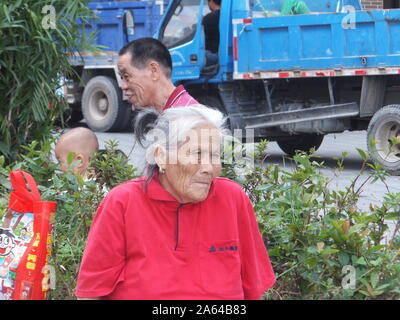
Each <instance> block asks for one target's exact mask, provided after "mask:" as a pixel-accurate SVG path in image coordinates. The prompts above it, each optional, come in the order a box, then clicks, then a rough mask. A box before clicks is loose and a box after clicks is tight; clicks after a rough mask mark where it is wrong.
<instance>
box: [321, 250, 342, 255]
mask: <svg viewBox="0 0 400 320" xmlns="http://www.w3.org/2000/svg"><path fill="white" fill-rule="evenodd" d="M336 252H339V250H338V249H326V250H323V251H322V252H321V254H322V255H323V256H327V255H330V254H332V253H336Z"/></svg>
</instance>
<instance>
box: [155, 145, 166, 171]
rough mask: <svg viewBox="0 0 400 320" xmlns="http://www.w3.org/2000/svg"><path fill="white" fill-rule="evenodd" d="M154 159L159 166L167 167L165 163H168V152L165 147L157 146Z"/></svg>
mask: <svg viewBox="0 0 400 320" xmlns="http://www.w3.org/2000/svg"><path fill="white" fill-rule="evenodd" d="M154 160H155V162H156V164H157V166H158V167H159V168H161V169H165V165H166V164H167V153H166V152H165V150H164V148H162V147H157V148H156V150H155V151H154Z"/></svg>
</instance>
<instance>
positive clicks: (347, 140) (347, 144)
mask: <svg viewBox="0 0 400 320" xmlns="http://www.w3.org/2000/svg"><path fill="white" fill-rule="evenodd" d="M96 135H97V137H98V139H99V142H100V148H103V147H104V142H105V141H106V140H110V139H114V140H117V141H119V146H120V149H121V150H122V151H123V152H124V153H125V154H126V155H129V154H130V157H129V162H130V163H131V164H135V163H136V161H138V159H140V158H142V157H143V151H142V152H140V151H139V152H135V150H132V147H133V145H134V144H133V134H131V133H96ZM356 148H360V149H363V150H367V142H366V132H365V131H357V132H344V133H340V134H329V135H326V136H325V139H324V141H323V143H322V145H321V147H320V148H319V150H318V151H317V152H316V155H318V156H320V159H319V161H324V163H325V165H326V166H327V167H328V168H327V169H323V172H324V174H326V175H327V176H328V177H331V178H332V182H331V183H330V187H331V188H333V189H336V190H338V189H340V190H344V189H345V187H346V186H350V184H351V181H352V179H354V178H355V177H356V176H357V175H358V174H359V172H360V169H361V166H362V159H361V157H360V155H359V154H358V152H357V150H356ZM267 152H268V154H269V157H268V160H267V162H269V163H277V164H279V166H280V167H281V168H286V169H290V168H291V167H292V164H291V163H290V161H289V160H288V159H287V158H285V156H284V153H283V152H282V151H281V150H280V148H279V147H278V145H277V144H276V143H275V142H271V143H270V144H269V146H268V150H267ZM342 152H348V153H349V155H348V156H347V158H346V160H345V161H344V168H345V170H344V171H343V172H342V173H340V175H339V176H337V177H336V176H335V174H334V170H333V169H334V168H336V161H335V160H332V159H333V158H341V156H342ZM366 177H367V175H364V176H362V178H361V179H360V182H359V183H358V184H357V185H359V184H360V183H362V182H363V181H364V180H365V179H366ZM387 187H388V188H389V191H390V192H395V193H397V192H400V177H395V176H392V177H389V178H388V179H387V181H386V185H385V184H384V183H382V182H380V181H378V182H375V183H373V184H372V183H367V184H366V185H365V186H364V189H363V190H364V191H363V193H362V194H361V197H360V200H359V202H358V207H359V208H360V209H362V210H367V209H368V207H369V205H370V204H371V203H372V204H375V205H379V204H380V203H381V202H382V200H383V197H384V195H385V193H387ZM392 228H393V226H392V227H391V229H392Z"/></svg>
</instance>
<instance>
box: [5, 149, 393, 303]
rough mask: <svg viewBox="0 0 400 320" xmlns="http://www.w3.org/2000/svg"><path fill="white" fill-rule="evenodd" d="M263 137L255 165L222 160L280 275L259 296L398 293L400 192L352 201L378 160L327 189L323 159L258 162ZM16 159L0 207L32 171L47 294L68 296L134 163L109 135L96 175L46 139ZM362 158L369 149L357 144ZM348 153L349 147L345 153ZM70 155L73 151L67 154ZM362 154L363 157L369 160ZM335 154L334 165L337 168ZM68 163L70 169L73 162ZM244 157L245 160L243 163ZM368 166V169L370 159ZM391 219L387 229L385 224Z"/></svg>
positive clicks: (378, 174) (375, 174) (373, 176)
mask: <svg viewBox="0 0 400 320" xmlns="http://www.w3.org/2000/svg"><path fill="white" fill-rule="evenodd" d="M266 147H267V143H266V142H262V143H260V144H259V146H258V150H257V151H256V161H257V162H256V163H258V165H255V166H254V167H253V168H248V167H247V168H245V169H246V170H242V169H243V168H240V165H238V164H237V163H225V164H224V166H223V175H224V176H226V177H229V178H231V179H234V180H236V181H237V182H239V183H240V184H241V185H242V186H243V188H244V189H245V190H246V192H247V194H248V195H249V196H250V198H251V200H252V202H253V204H254V207H255V211H256V213H257V219H258V222H259V226H260V230H261V233H262V235H263V238H264V242H265V244H266V247H267V249H268V252H269V255H270V258H271V262H272V264H273V267H274V270H275V272H276V275H277V283H276V285H275V286H274V287H273V288H272V289H271V290H269V291H268V292H267V293H266V294H265V296H264V299H285V300H286V299H313V300H317V299H318V300H321V299H400V277H399V275H400V258H399V251H400V237H399V234H398V233H399V228H400V223H399V220H400V194H390V193H388V194H387V195H386V196H385V199H383V203H382V205H381V206H373V205H371V206H370V208H369V210H368V211H362V210H359V209H358V208H357V201H358V199H359V197H360V195H361V194H362V188H360V187H356V182H357V181H359V182H361V186H363V185H364V182H365V181H370V180H371V181H374V180H377V179H382V180H383V181H384V179H385V177H386V173H385V172H384V171H382V169H381V168H379V167H377V166H374V165H371V164H368V163H367V161H366V160H365V161H364V165H363V168H362V169H361V171H360V174H359V175H358V176H357V177H355V178H354V180H353V181H350V182H349V186H348V187H346V188H345V189H344V190H336V191H335V190H331V189H329V188H328V183H329V180H328V178H327V177H325V176H324V175H323V174H322V173H321V171H320V169H321V167H323V164H321V163H320V162H317V161H315V160H313V159H312V158H310V156H309V155H307V154H297V155H296V156H295V157H294V158H293V162H294V164H295V167H294V169H293V170H291V171H285V170H282V169H280V168H279V167H278V166H277V165H272V164H268V165H265V164H263V159H264V156H265V149H266ZM24 150H25V151H24V154H21V157H20V159H19V161H17V162H15V163H14V164H13V165H8V166H6V165H5V164H4V158H1V157H0V194H1V195H3V197H1V198H0V213H2V212H4V210H5V208H6V207H7V196H6V195H8V192H9V187H10V186H9V182H8V173H9V172H10V171H11V170H13V169H17V168H20V169H23V170H25V171H27V172H30V173H32V174H33V176H34V177H35V179H36V181H37V182H38V183H39V184H40V190H41V193H42V198H43V199H44V200H50V201H54V200H55V201H57V213H56V223H55V230H54V249H53V255H52V261H51V263H52V264H53V265H55V267H56V272H57V274H56V276H57V283H56V289H55V290H54V291H52V292H50V294H49V296H48V299H74V298H75V297H74V289H75V285H76V278H77V274H78V271H79V265H80V260H81V258H82V253H83V249H84V246H85V242H86V238H87V235H88V231H89V229H90V224H91V221H92V218H93V215H94V213H95V212H96V209H97V207H98V205H99V203H100V201H101V200H102V198H103V197H104V195H105V193H106V192H107V190H109V189H110V188H112V187H113V186H115V185H117V184H119V183H121V182H124V181H126V180H129V179H132V178H134V177H135V169H134V168H133V167H132V166H130V165H129V164H127V162H126V158H125V157H124V156H122V155H121V154H120V153H119V152H118V150H117V144H116V142H114V141H110V142H108V144H107V150H106V151H105V152H102V153H98V154H97V156H96V157H95V158H94V160H93V162H92V166H93V167H94V168H95V174H94V176H93V179H90V180H86V181H85V180H83V179H82V177H80V176H79V175H74V174H72V173H70V174H66V175H60V174H58V173H57V171H56V169H57V165H56V164H54V163H52V162H51V161H50V158H49V153H50V150H51V141H48V142H46V143H44V144H42V143H38V142H36V141H34V142H33V143H31V145H29V146H28V147H24ZM360 154H361V155H362V157H366V154H365V153H364V152H363V151H362V150H360ZM344 156H345V155H344ZM72 158H73V157H71V159H72ZM365 159H366V158H365ZM342 163H343V158H342V159H338V167H337V169H336V170H337V173H338V174H340V171H341V170H343V167H342V165H341V164H342ZM74 165H75V164H74V163H71V165H70V169H71V170H72V169H73V167H74ZM243 165H245V164H243ZM368 166H369V167H370V169H371V170H369V171H366V167H368ZM389 221H394V222H396V227H395V230H394V232H393V233H390V234H389V236H388V237H387V239H386V240H385V238H386V237H385V235H387V228H388V222H389ZM348 265H350V266H353V267H354V269H355V271H356V274H355V276H356V281H355V286H354V288H350V289H344V288H343V284H346V282H345V283H344V282H343V281H344V277H345V276H346V272H344V269H343V267H344V266H348Z"/></svg>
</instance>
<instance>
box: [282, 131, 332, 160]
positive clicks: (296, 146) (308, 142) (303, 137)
mask: <svg viewBox="0 0 400 320" xmlns="http://www.w3.org/2000/svg"><path fill="white" fill-rule="evenodd" d="M323 140H324V136H323V135H320V134H299V135H296V136H293V137H290V138H288V139H284V140H278V141H277V143H278V146H279V148H281V149H282V151H283V152H285V153H286V154H287V155H289V156H294V155H295V154H296V150H300V151H304V152H309V151H310V149H311V148H315V151H317V150H318V148H319V147H320V146H321V144H322V141H323Z"/></svg>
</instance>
